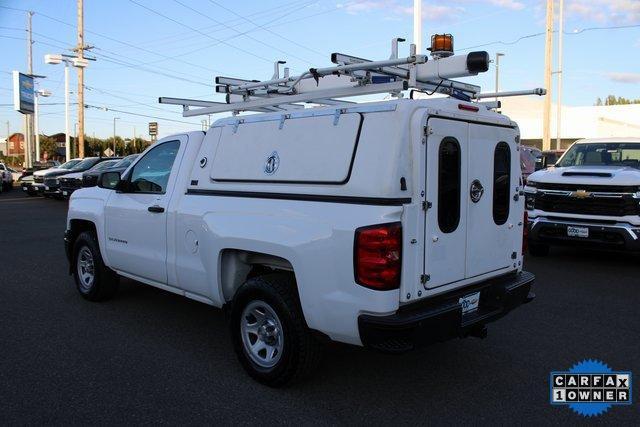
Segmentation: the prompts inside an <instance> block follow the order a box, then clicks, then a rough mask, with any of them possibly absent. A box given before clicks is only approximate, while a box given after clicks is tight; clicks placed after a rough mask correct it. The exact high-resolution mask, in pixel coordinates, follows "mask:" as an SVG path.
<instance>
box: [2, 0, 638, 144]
mask: <svg viewBox="0 0 640 427" xmlns="http://www.w3.org/2000/svg"><path fill="white" fill-rule="evenodd" d="M412 4H413V2H412V0H337V1H336V0H299V1H295V0H263V1H248V0H245V1H237V0H236V1H229V0H153V1H152V0H101V1H98V0H85V32H86V35H85V42H86V43H87V44H89V45H92V46H95V48H94V49H93V51H92V52H93V55H94V56H95V57H96V58H97V60H96V61H95V62H92V63H91V64H90V66H89V68H88V69H87V71H86V73H85V85H86V86H87V91H86V92H85V93H86V95H85V103H86V104H89V105H93V106H96V107H106V108H113V109H118V110H121V111H122V112H113V111H109V110H107V111H104V110H100V109H96V108H90V109H88V110H86V124H85V126H86V133H87V134H88V135H92V134H94V133H95V135H96V136H100V137H106V136H110V135H111V134H112V132H113V117H119V118H120V120H119V121H118V124H117V126H118V128H117V131H118V134H121V135H124V136H125V137H129V136H131V135H133V132H134V128H135V131H136V134H137V135H145V136H146V132H147V124H148V122H149V121H158V122H159V128H160V136H165V135H168V134H170V133H174V132H181V131H186V130H190V129H200V127H201V125H200V119H199V118H183V117H182V115H181V113H180V108H179V107H177V106H168V105H160V104H157V98H158V97H159V96H173V97H183V98H200V99H212V100H216V99H219V98H218V96H217V95H215V94H214V92H213V91H214V89H213V79H214V77H215V76H216V75H225V76H234V77H241V78H250V79H267V78H270V77H271V74H272V73H273V63H272V61H273V60H276V59H284V60H287V65H288V66H290V67H291V68H292V70H293V71H294V72H299V71H302V70H305V69H307V68H309V67H310V66H322V65H329V54H330V53H331V52H334V51H339V52H344V53H350V54H354V55H357V56H362V57H367V58H375V59H384V58H387V57H388V56H389V49H390V47H389V45H390V40H391V38H392V37H395V36H400V37H405V38H407V40H409V41H410V40H411V38H412V34H413V29H412ZM0 6H4V7H8V8H15V9H28V10H33V11H34V12H35V15H34V16H33V31H34V35H33V39H34V40H35V44H34V45H33V58H34V73H36V74H42V75H46V76H47V79H45V80H44V81H43V82H42V83H41V88H44V89H48V90H50V91H52V92H53V96H52V97H51V98H48V99H46V100H43V102H44V103H47V104H58V105H43V106H42V108H41V113H42V114H41V120H40V128H41V130H42V132H44V133H47V134H50V133H55V132H62V131H64V120H63V119H64V105H63V104H62V102H63V100H64V97H63V96H64V95H63V89H64V85H63V68H64V67H62V66H60V65H58V66H51V65H45V64H44V61H43V56H44V54H46V53H61V52H63V51H64V50H65V49H69V48H70V47H72V46H73V45H75V43H76V33H75V24H76V1H75V0H49V1H44V0H41V1H36V0H0ZM544 7H545V1H544V0H448V1H430V0H424V1H423V15H424V24H423V31H424V34H425V36H424V42H423V44H424V45H425V47H426V45H427V44H428V37H429V35H430V34H433V33H436V32H438V33H441V32H449V33H452V34H453V35H454V37H455V48H456V50H457V51H458V52H459V53H462V52H465V51H466V50H464V49H465V48H469V47H473V46H477V45H484V44H487V43H493V42H502V43H494V44H490V45H486V46H482V47H480V48H477V49H476V50H487V51H488V52H489V53H490V54H491V56H492V57H493V56H494V54H495V52H497V51H499V52H503V53H505V54H506V56H504V57H503V58H502V59H501V63H500V64H501V73H500V76H501V78H500V80H501V89H503V90H518V89H525V88H532V87H536V86H542V83H543V66H544V57H543V55H544V36H534V37H530V38H525V39H522V40H520V41H518V42H516V43H513V44H504V43H509V42H513V41H516V40H517V39H518V38H520V37H523V36H527V35H531V34H537V33H540V32H542V31H544V20H545V10H544ZM239 17H244V19H240V18H239ZM634 24H640V1H639V0H565V31H566V32H568V33H572V34H567V35H566V36H565V38H564V45H565V49H564V50H565V55H564V76H565V77H564V91H563V93H564V94H563V98H564V102H565V103H566V104H569V105H591V104H593V103H594V101H595V98H596V97H598V96H600V97H604V96H606V95H608V94H615V95H619V96H625V97H632V98H640V27H631V28H620V29H610V30H594V31H584V32H579V31H580V30H583V29H586V28H592V27H612V26H629V25H634ZM25 25H26V14H25V13H24V12H21V11H16V10H10V9H5V8H1V7H0V52H2V61H0V135H3V136H4V134H5V132H6V121H9V122H10V127H11V131H12V132H15V131H18V130H21V129H22V120H21V115H20V114H19V113H16V112H13V111H12V107H11V106H7V105H6V104H11V103H12V91H11V88H12V81H11V75H10V72H11V71H12V70H21V71H24V70H26V53H25V52H26V41H25V40H24V38H25V36H26V33H25V31H24V28H25ZM407 51H408V43H407V44H406V46H405V47H404V52H405V53H407ZM71 76H72V78H71V90H72V91H73V92H74V93H73V94H72V95H71V96H72V101H75V92H76V90H77V81H76V73H75V70H72V72H71ZM493 79H494V70H493V68H492V69H490V70H489V72H488V73H485V74H484V75H482V76H479V77H476V78H473V79H468V81H470V82H473V83H476V84H480V85H482V86H483V88H484V90H486V91H491V90H492V89H493V85H494V83H493ZM125 112H129V113H138V114H144V115H150V116H157V117H159V118H158V119H153V118H147V117H139V116H135V115H132V114H127V113H125ZM75 118H76V108H75V106H74V107H73V108H72V128H73V122H74V121H75ZM165 119H171V120H176V121H169V120H165Z"/></svg>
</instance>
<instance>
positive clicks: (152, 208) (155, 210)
mask: <svg viewBox="0 0 640 427" xmlns="http://www.w3.org/2000/svg"><path fill="white" fill-rule="evenodd" d="M147 210H148V211H149V212H153V213H162V212H164V208H163V207H162V206H158V205H154V206H149V207H148V208H147Z"/></svg>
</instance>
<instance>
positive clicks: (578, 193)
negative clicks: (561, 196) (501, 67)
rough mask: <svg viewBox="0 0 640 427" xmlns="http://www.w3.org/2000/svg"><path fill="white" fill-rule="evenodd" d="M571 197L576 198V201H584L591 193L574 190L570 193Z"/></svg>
mask: <svg viewBox="0 0 640 427" xmlns="http://www.w3.org/2000/svg"><path fill="white" fill-rule="evenodd" d="M571 197H576V198H578V199H586V198H588V197H591V193H590V192H589V191H587V190H576V191H574V192H573V193H571Z"/></svg>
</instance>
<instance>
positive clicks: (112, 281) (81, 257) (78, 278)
mask: <svg viewBox="0 0 640 427" xmlns="http://www.w3.org/2000/svg"><path fill="white" fill-rule="evenodd" d="M85 250H86V251H88V253H89V254H90V255H91V261H92V268H88V266H86V264H85V268H84V270H83V267H82V266H81V265H80V264H81V263H82V262H86V261H87V257H88V254H87V252H84V251H85ZM89 270H92V271H93V277H92V279H91V280H87V279H86V277H88V276H84V275H82V273H81V271H87V272H88V271H89ZM72 271H73V278H74V280H75V282H76V288H77V289H78V292H80V295H82V297H83V298H85V299H87V300H89V301H104V300H106V299H109V298H111V297H112V296H114V295H115V293H116V291H117V290H118V284H119V278H118V275H117V274H116V273H115V272H114V271H113V270H111V269H110V268H109V267H107V266H106V265H104V261H103V260H102V255H101V254H100V247H99V246H98V240H97V239H96V236H95V234H94V233H93V232H90V231H85V232H82V233H80V235H79V236H78V237H77V238H76V240H75V243H74V245H73V267H72Z"/></svg>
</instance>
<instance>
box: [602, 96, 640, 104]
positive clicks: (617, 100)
mask: <svg viewBox="0 0 640 427" xmlns="http://www.w3.org/2000/svg"><path fill="white" fill-rule="evenodd" d="M629 104H640V99H629V98H625V97H622V96H618V97H616V96H615V95H609V96H607V97H606V98H605V99H604V102H603V101H602V99H600V98H599V97H598V98H597V99H596V105H629Z"/></svg>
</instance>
